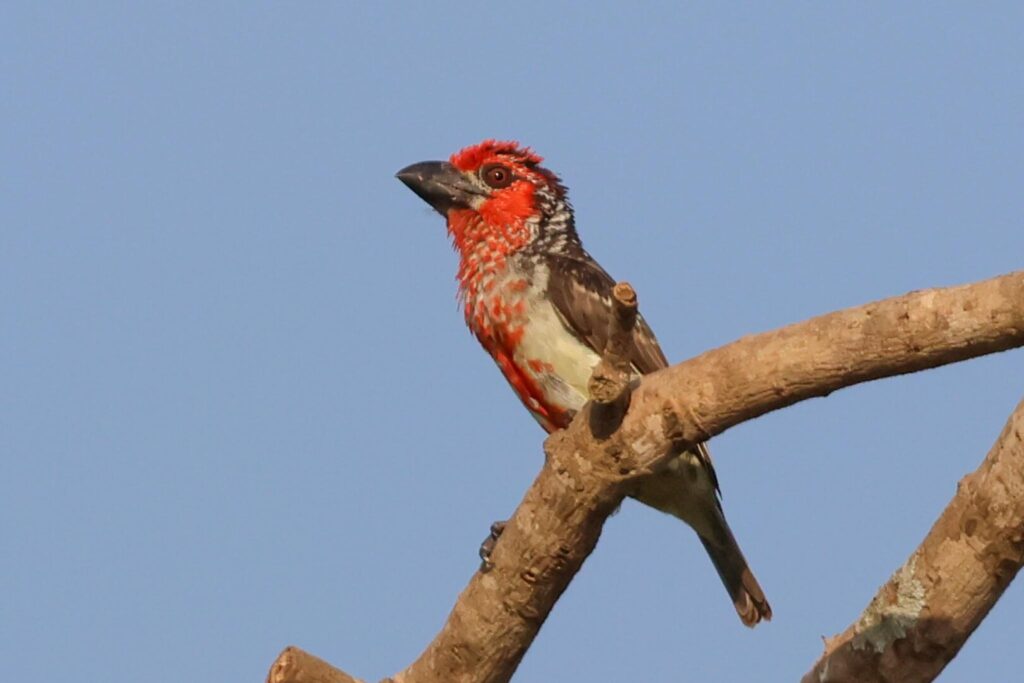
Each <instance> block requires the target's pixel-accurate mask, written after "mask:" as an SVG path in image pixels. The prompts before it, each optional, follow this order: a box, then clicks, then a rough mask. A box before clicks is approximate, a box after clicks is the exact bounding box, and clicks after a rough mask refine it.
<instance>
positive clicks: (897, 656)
mask: <svg viewBox="0 0 1024 683" xmlns="http://www.w3.org/2000/svg"><path fill="white" fill-rule="evenodd" d="M1022 564H1024V401H1022V402H1021V403H1020V404H1019V405H1018V406H1017V409H1016V411H1014V413H1013V415H1011V416H1010V419H1009V420H1008V421H1007V423H1006V426H1005V427H1004V428H1003V432H1002V434H1000V435H999V440H998V441H996V444H995V445H994V446H993V447H992V450H991V451H989V454H988V456H987V457H986V458H985V460H984V461H983V462H982V463H981V466H980V467H979V468H978V469H977V470H975V471H974V473H972V474H970V475H968V476H966V477H964V479H963V480H962V481H961V482H960V486H959V487H958V489H957V492H956V495H955V496H954V497H953V500H952V501H951V502H950V504H949V506H948V507H946V509H945V511H943V513H942V515H941V516H940V517H939V519H938V521H936V522H935V525H934V526H933V527H932V529H931V531H930V532H928V536H927V537H925V539H924V541H923V542H922V543H921V546H920V547H919V548H918V549H917V550H915V551H914V553H913V554H912V555H911V556H910V558H909V559H908V560H907V562H906V563H905V564H904V565H903V566H902V567H901V568H900V569H899V570H898V571H897V572H896V573H895V574H893V576H892V578H891V579H889V581H888V583H886V584H885V585H884V586H882V588H881V589H880V590H879V591H878V595H876V596H875V599H874V600H872V601H871V604H870V605H868V607H867V609H866V610H864V613H863V614H862V615H861V617H860V619H859V620H858V621H857V622H855V623H854V624H853V625H851V626H850V627H849V628H847V629H846V631H844V632H843V633H842V634H840V635H839V636H836V637H835V638H832V639H830V640H828V641H827V643H826V647H825V654H824V655H822V657H821V659H820V660H818V662H817V663H816V664H815V665H814V668H813V669H812V670H811V671H810V673H808V674H807V675H806V676H804V679H803V680H804V683H840V682H843V681H857V682H858V683H897V682H898V683H918V682H924V681H931V680H934V679H935V677H936V676H938V675H939V673H940V672H941V671H942V669H943V668H944V667H945V666H946V664H948V663H949V661H950V660H952V659H953V657H955V656H956V654H957V652H959V651H960V648H961V647H962V646H963V644H964V642H965V641H966V640H967V638H968V636H970V635H971V633H973V632H974V629H976V628H977V627H978V625H979V624H981V620H982V619H984V618H985V615H987V614H988V611H989V610H990V609H992V607H993V606H994V605H995V604H996V601H997V600H998V599H999V597H1000V596H1001V595H1002V594H1003V591H1004V590H1006V587H1007V586H1009V585H1010V581H1012V580H1013V577H1014V576H1016V575H1017V572H1018V571H1019V570H1020V568H1021V566H1022Z"/></svg>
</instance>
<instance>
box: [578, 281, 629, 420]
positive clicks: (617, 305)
mask: <svg viewBox="0 0 1024 683" xmlns="http://www.w3.org/2000/svg"><path fill="white" fill-rule="evenodd" d="M636 316H637V297H636V291H634V289H633V287H632V286H631V285H630V284H629V283H628V282H620V283H618V284H617V285H615V287H614V288H613V289H612V316H611V319H610V320H609V322H608V334H607V336H606V338H607V340H608V341H607V343H606V344H605V347H604V352H603V354H602V356H601V361H600V362H599V363H598V364H597V366H596V367H595V368H594V371H593V373H592V374H591V375H590V382H589V384H588V390H589V391H590V398H591V403H590V415H589V417H590V432H591V434H593V436H594V437H595V438H597V439H607V438H608V437H609V436H611V435H612V434H614V433H615V431H616V430H617V429H618V428H619V425H621V424H622V418H623V417H625V415H626V410H627V409H628V408H629V398H630V394H631V393H632V381H633V375H634V372H633V354H634V347H633V328H634V327H635V326H636Z"/></svg>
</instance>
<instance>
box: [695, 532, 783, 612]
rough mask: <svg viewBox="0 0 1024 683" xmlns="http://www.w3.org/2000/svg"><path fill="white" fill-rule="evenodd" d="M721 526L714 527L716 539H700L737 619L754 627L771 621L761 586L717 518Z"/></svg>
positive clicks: (732, 537) (729, 533) (729, 534)
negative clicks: (738, 617) (736, 614)
mask: <svg viewBox="0 0 1024 683" xmlns="http://www.w3.org/2000/svg"><path fill="white" fill-rule="evenodd" d="M717 517H718V519H719V520H721V524H720V525H718V524H716V525H715V526H717V527H718V528H717V529H715V532H716V533H715V538H714V539H708V538H704V537H703V536H699V538H700V542H701V543H703V544H704V549H705V550H707V551H708V555H709V556H710V557H711V562H712V563H713V564H714V565H715V569H717V570H718V575H719V576H720V577H722V583H724V584H725V589H726V590H727V591H728V592H729V597H731V598H732V604H733V606H735V607H736V612H737V613H738V614H739V615H740V620H741V621H742V622H743V623H744V625H746V626H750V627H751V628H753V627H754V626H756V625H757V624H758V623H759V622H760V621H761V620H762V619H764V620H765V621H771V619H772V608H771V605H769V604H768V600H767V599H765V597H764V591H763V590H761V584H759V583H758V582H757V579H755V578H754V575H753V573H751V571H750V567H748V566H747V560H746V559H745V558H744V557H743V553H742V552H741V551H740V547H739V545H738V544H737V543H736V538H735V537H734V536H733V535H732V530H731V529H729V525H728V524H727V523H726V521H725V518H724V517H722V516H721V515H717Z"/></svg>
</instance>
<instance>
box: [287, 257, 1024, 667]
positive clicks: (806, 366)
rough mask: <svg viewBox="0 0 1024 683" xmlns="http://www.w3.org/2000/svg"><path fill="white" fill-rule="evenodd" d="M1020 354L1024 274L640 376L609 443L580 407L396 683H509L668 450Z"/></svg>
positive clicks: (755, 339)
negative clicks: (480, 564)
mask: <svg viewBox="0 0 1024 683" xmlns="http://www.w3.org/2000/svg"><path fill="white" fill-rule="evenodd" d="M1022 345H1024V271H1021V272H1016V273H1011V274H1009V275H1004V276H1002V277H998V278H993V279H991V280H986V281H983V282H978V283H975V284H972V285H964V286H960V287H951V288H946V289H933V290H925V291H920V292H912V293H910V294H907V295H904V296H901V297H896V298H892V299H887V300H884V301H880V302H875V303H872V304H867V305H865V306H860V307H857V308H851V309H847V310H844V311H838V312H835V313H831V314H828V315H824V316H821V317H818V318H813V319H811V320H808V321H806V322H803V323H799V324H796V325H791V326H789V327H785V328H782V329H779V330H776V331H773V332H766V333H763V334H759V335H754V336H750V337H745V338H743V339H740V340H738V341H736V342H733V343H732V344H729V345H727V346H724V347H722V348H719V349H716V350H713V351H709V352H707V353H705V354H702V355H701V356H698V357H696V358H693V359H691V360H688V361H686V362H683V363H680V364H679V365H676V366H673V367H671V368H667V369H665V370H662V371H660V372H657V373H654V374H652V375H648V376H646V377H645V378H644V379H643V381H642V382H641V383H640V384H639V386H638V387H637V388H636V389H635V390H634V391H633V392H632V395H631V397H630V406H629V411H628V412H627V413H626V414H625V417H624V418H623V419H622V423H621V425H620V426H619V428H618V429H617V430H616V431H615V432H614V433H613V434H610V435H608V436H607V438H602V437H595V435H594V434H592V433H591V430H590V428H589V425H590V422H591V416H590V411H591V409H592V407H593V406H592V405H591V406H588V407H587V408H586V409H584V411H582V414H581V415H579V416H577V418H576V419H575V420H574V421H573V423H572V425H570V427H569V428H568V429H566V430H564V431H562V432H558V433H555V434H553V435H551V436H550V437H549V438H548V440H547V441H546V442H545V444H544V450H545V454H546V461H545V464H544V467H543V468H542V470H541V472H540V474H539V475H538V477H537V479H536V480H535V481H534V483H533V485H532V486H531V487H530V489H529V490H528V491H527V492H526V495H525V497H524V498H523V500H522V502H521V503H520V505H519V507H518V508H517V510H516V512H515V514H514V516H513V517H512V519H510V520H509V522H508V524H507V526H506V527H505V531H504V533H503V534H502V536H501V539H500V541H499V542H498V543H497V545H496V547H495V549H494V552H493V553H492V555H491V561H492V563H493V565H492V567H493V568H492V569H491V570H490V571H488V572H486V573H480V572H478V573H477V574H475V575H474V576H473V577H472V579H471V580H470V582H469V585H468V586H467V587H466V589H465V590H464V591H463V593H462V595H460V596H459V599H458V601H457V602H456V604H455V607H454V609H453V610H452V612H451V614H450V615H449V617H448V621H447V623H446V624H445V625H444V627H443V628H442V630H441V632H440V633H439V634H438V635H437V637H436V638H435V639H434V641H433V642H432V643H431V644H430V645H429V646H428V647H427V649H426V651H425V652H424V653H423V654H422V655H421V656H420V657H419V658H418V659H417V660H416V661H415V662H413V663H412V665H410V666H409V667H408V668H407V669H405V670H404V671H402V672H400V673H399V674H397V675H396V676H395V678H394V679H393V680H394V681H395V683H428V682H430V683H433V682H438V683H440V682H442V681H444V682H445V683H483V682H487V683H490V682H498V681H507V680H509V679H510V678H511V676H512V674H513V673H514V671H515V669H516V667H517V666H518V664H519V661H520V660H521V659H522V657H523V655H524V654H525V652H526V649H527V648H528V647H529V645H530V643H531V642H532V641H533V638H534V637H535V636H536V634H537V631H538V630H539V628H540V626H541V624H542V623H543V622H544V619H545V618H546V617H547V615H548V613H549V612H550V611H551V609H552V607H553V606H554V604H555V601H556V600H557V599H558V597H559V596H560V595H561V594H562V592H563V591H564V590H565V588H566V587H567V586H568V584H569V582H570V580H571V579H572V577H573V576H574V575H575V574H576V572H577V571H578V570H579V568H580V566H581V565H582V563H583V561H584V559H585V558H586V557H587V556H588V555H589V554H590V552H591V551H592V550H593V548H594V546H595V545H596V543H597V539H598V537H599V535H600V532H601V527H602V525H603V524H604V520H605V519H606V518H607V517H608V515H609V514H611V512H612V511H613V510H615V508H616V507H617V506H618V505H619V503H620V502H621V501H622V499H623V497H624V496H625V495H627V494H628V493H629V491H630V490H631V488H632V487H633V486H635V485H636V483H637V482H638V481H640V480H641V478H642V477H644V476H648V475H649V474H650V473H651V472H652V471H654V470H656V469H657V468H658V467H660V466H661V465H662V464H663V461H664V460H665V458H666V456H667V454H668V453H669V452H670V450H671V449H672V448H673V446H676V447H678V446H679V445H680V444H691V445H692V444H694V443H696V442H699V441H704V440H707V439H708V438H710V437H712V436H714V435H716V434H719V433H721V432H722V431H724V430H725V429H727V428H729V427H731V426H734V425H736V424H739V423H741V422H745V421H747V420H750V419H753V418H755V417H757V416H759V415H763V414H765V413H767V412H770V411H772V410H777V409H779V408H783V407H786V406H789V405H792V404H793V403H796V402H798V401H801V400H805V399H808V398H812V397H815V396H825V395H828V394H829V393H831V392H832V391H835V390H836V389H840V388H842V387H846V386H851V385H853V384H858V383H860V382H865V381H869V380H872V379H878V378H881V377H888V376H892V375H898V374H903V373H909V372H915V371H917V370H923V369H925V368H931V367H937V366H940V365H945V364H947V363H953V362H956V361H961V360H965V359H968V358H973V357H976V356H981V355H985V354H988V353H993V352H997V351H1003V350H1006V349H1010V348H1014V347H1018V346H1022ZM280 680H281V683H285V681H286V680H288V679H280ZM295 680H297V679H295Z"/></svg>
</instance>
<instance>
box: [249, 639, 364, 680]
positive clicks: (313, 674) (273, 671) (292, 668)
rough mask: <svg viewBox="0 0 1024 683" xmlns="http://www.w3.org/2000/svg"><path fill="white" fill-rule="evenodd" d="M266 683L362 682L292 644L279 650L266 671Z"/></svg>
mask: <svg viewBox="0 0 1024 683" xmlns="http://www.w3.org/2000/svg"><path fill="white" fill-rule="evenodd" d="M267 683H363V681H361V680H360V679H358V678H353V677H352V676H349V675H348V674H347V673H345V672H344V671H341V670H340V669H335V668H334V667H333V666H331V665H330V664H328V663H327V662H325V661H324V660H322V659H320V658H319V657H314V656H313V655H311V654H309V653H308V652H306V651H304V650H300V649H299V648H297V647H295V646H294V645H290V646H288V647H286V648H285V649H284V650H282V651H281V654H279V655H278V656H277V659H275V660H274V663H273V664H271V665H270V671H269V672H268V673H267Z"/></svg>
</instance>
